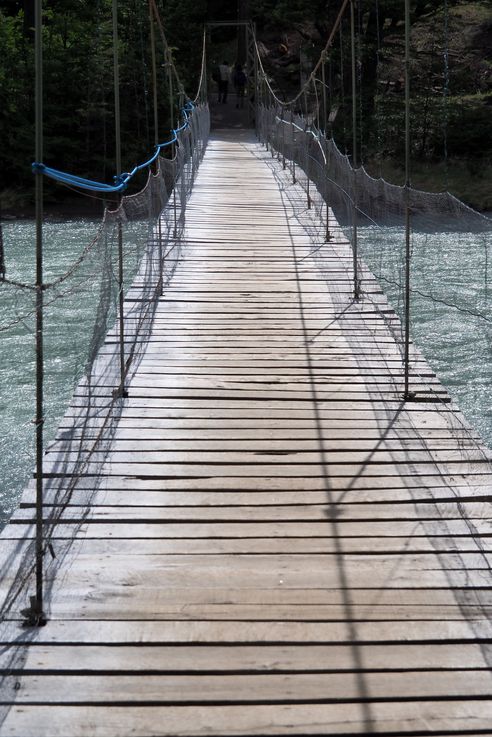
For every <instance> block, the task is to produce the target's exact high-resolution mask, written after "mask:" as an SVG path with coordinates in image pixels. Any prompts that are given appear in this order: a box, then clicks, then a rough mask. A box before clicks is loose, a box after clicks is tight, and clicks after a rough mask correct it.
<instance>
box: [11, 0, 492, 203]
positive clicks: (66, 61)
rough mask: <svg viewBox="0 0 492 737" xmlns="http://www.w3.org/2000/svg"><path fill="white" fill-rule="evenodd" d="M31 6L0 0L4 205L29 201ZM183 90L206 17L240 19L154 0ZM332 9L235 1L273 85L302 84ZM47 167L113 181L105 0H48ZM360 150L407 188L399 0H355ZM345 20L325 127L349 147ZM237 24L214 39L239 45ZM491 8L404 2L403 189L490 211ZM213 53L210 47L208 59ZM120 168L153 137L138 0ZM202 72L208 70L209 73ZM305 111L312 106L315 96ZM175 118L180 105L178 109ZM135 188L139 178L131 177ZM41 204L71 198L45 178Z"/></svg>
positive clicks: (227, 5) (289, 89)
mask: <svg viewBox="0 0 492 737" xmlns="http://www.w3.org/2000/svg"><path fill="white" fill-rule="evenodd" d="M32 5H33V3H32V2H30V1H29V0H4V2H3V3H2V9H1V10H0V48H1V49H2V54H1V55H0V89H1V90H2V105H0V140H1V141H2V147H1V167H0V200H1V204H2V206H3V210H4V211H7V212H8V211H11V212H28V211H29V208H30V207H31V202H32V175H31V173H30V166H31V162H32V160H33V148H34V143H33V142H34V130H33V105H34V92H33V89H34V49H33V45H34V36H33V23H34V19H33V17H32ZM158 6H159V10H160V13H161V16H162V19H163V22H164V25H165V28H166V33H167V35H168V39H169V41H170V43H171V45H172V47H173V54H174V57H175V59H176V62H177V63H178V65H179V66H180V68H181V69H182V74H183V80H184V82H185V86H186V88H187V90H188V91H189V94H191V95H192V94H194V93H195V91H196V83H197V78H198V69H199V65H200V58H201V36H202V28H203V23H204V22H206V21H208V20H228V21H231V22H234V21H235V20H236V19H237V13H238V4H236V3H231V2H229V1H227V2H226V1H225V0H179V2H178V0H158ZM339 7H340V2H339V1H337V2H328V3H326V2H325V1H323V2H322V1H321V0H309V1H308V0H249V2H247V1H246V0H241V2H240V3H239V8H240V11H241V12H242V13H243V16H244V15H246V16H247V17H250V18H251V19H252V20H253V21H254V22H255V23H256V26H257V30H258V37H259V40H260V49H261V53H262V57H263V62H264V64H265V68H266V70H267V72H268V74H269V76H270V78H271V80H272V84H273V85H274V86H275V87H276V89H277V90H278V91H279V93H281V94H282V95H286V96H289V95H290V94H291V93H293V92H295V91H296V90H298V89H299V84H300V82H301V81H302V80H303V79H305V77H306V75H307V74H308V73H309V69H310V68H312V64H313V63H314V62H315V61H316V60H317V58H318V56H319V53H320V51H321V49H322V48H323V46H324V43H325V40H326V38H327V35H328V33H329V31H330V28H331V27H332V24H333V22H334V19H335V17H336V15H337V12H338V10H339ZM44 8H45V9H44V15H45V27H44V65H45V69H44V106H45V130H44V133H45V154H44V161H45V163H47V164H49V165H51V166H54V167H56V168H60V169H63V170H66V171H71V172H75V173H77V174H79V175H81V176H85V177H88V178H92V179H97V180H101V181H111V177H112V176H113V175H114V174H115V173H116V172H115V162H114V149H115V141H114V123H113V121H114V99H113V66H112V64H113V61H112V59H113V50H112V25H111V0H84V2H81V0H45V2H44ZM356 31H357V58H358V63H357V86H358V91H359V102H358V111H357V116H358V128H359V130H358V146H359V150H360V158H361V161H362V163H363V164H364V166H365V167H366V168H367V170H368V171H369V172H370V173H371V174H372V175H373V176H379V175H383V176H385V178H387V179H388V180H389V181H394V182H395V183H397V184H401V183H402V160H403V136H402V130H403V120H404V118H403V116H404V109H403V92H404V84H403V82H404V67H403V58H404V55H403V40H404V25H403V2H394V0H378V1H377V2H376V0H360V2H359V3H358V5H357V13H356ZM348 32H349V23H348V19H347V20H346V21H345V22H344V25H343V28H342V34H341V35H340V34H337V37H336V39H335V42H334V44H333V48H332V51H331V53H330V55H329V58H328V60H327V66H326V70H327V84H328V105H329V108H330V110H331V113H332V123H331V124H330V127H332V132H333V135H334V137H335V140H336V141H337V143H338V145H339V147H340V148H341V150H342V151H344V152H347V153H348V154H350V153H351V147H352V130H351V125H352V123H351V115H352V112H351V101H350V86H351V85H350V82H351V70H350V38H349V33H348ZM234 36H235V29H234V28H229V29H226V28H224V29H222V30H221V31H220V33H215V32H214V34H213V40H212V42H214V39H216V40H217V39H218V42H219V44H220V43H221V44H230V47H231V48H232V47H233V46H234ZM156 37H157V54H158V59H159V64H158V84H159V90H160V94H159V137H160V139H161V140H162V139H163V138H164V139H165V137H166V134H167V132H168V129H169V127H170V124H171V120H170V115H169V110H168V87H167V84H168V82H167V68H166V65H165V59H164V53H163V47H162V43H161V40H160V38H159V34H158V33H157V35H156ZM491 48H492V11H491V9H490V4H489V3H488V2H487V1H486V0H483V1H478V2H462V1H459V2H457V1H456V0H428V1H427V0H414V1H413V3H412V64H411V74H412V128H413V130H412V183H413V185H414V186H417V187H419V188H423V189H427V190H429V191H439V190H443V189H446V188H448V189H449V190H450V191H451V192H452V193H453V194H455V195H457V196H458V197H460V198H461V199H464V201H465V202H467V204H469V205H471V206H473V207H475V208H477V209H481V210H485V209H489V210H490V209H492V185H491V181H492V180H491V177H490V174H491V169H492V164H491V152H492V135H491V130H490V129H491V123H490V120H491V111H492V61H491V59H490V49H491ZM212 56H213V49H212V51H211V55H210V58H212ZM119 58H120V90H121V116H122V139H123V167H124V169H125V170H127V169H129V168H131V167H132V166H133V165H134V164H135V163H137V162H140V161H142V160H144V159H145V157H146V155H147V153H148V152H149V151H152V149H153V144H154V129H153V108H152V105H153V102H152V76H151V69H152V66H151V52H150V44H149V15H148V3H147V1H146V0H119ZM210 71H211V70H209V72H210ZM310 104H311V106H312V107H314V105H315V104H316V101H313V100H311V102H310ZM174 114H176V111H175V113H174ZM137 184H138V183H137ZM46 190H47V192H46V195H47V200H48V202H58V201H59V200H60V198H61V197H62V196H66V195H69V196H70V197H73V193H71V192H67V191H66V190H62V189H61V188H60V187H58V186H54V185H51V184H50V183H47V187H46Z"/></svg>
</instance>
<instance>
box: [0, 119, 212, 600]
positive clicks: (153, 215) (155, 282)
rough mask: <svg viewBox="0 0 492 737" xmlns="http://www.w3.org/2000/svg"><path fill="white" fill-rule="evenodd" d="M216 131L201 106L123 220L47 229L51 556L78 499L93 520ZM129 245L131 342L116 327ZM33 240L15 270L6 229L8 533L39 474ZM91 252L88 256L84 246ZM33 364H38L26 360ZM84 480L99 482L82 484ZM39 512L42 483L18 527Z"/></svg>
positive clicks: (128, 203)
mask: <svg viewBox="0 0 492 737" xmlns="http://www.w3.org/2000/svg"><path fill="white" fill-rule="evenodd" d="M208 130H209V113H208V108H207V106H204V105H198V106H197V107H195V108H194V111H193V114H192V115H191V116H190V119H189V125H188V126H187V127H186V128H185V129H184V130H182V131H181V132H180V133H179V137H178V139H179V140H178V144H177V145H176V147H175V151H174V156H173V158H172V159H165V158H159V160H158V162H157V164H158V165H157V169H156V171H155V172H154V173H150V174H149V177H148V180H147V183H146V186H145V187H144V188H143V189H142V190H141V191H140V192H138V193H137V194H135V195H130V196H126V197H123V198H122V199H121V202H120V204H119V207H118V208H117V209H113V210H110V209H106V210H105V212H104V217H103V219H102V222H100V223H99V224H98V223H95V222H90V221H80V222H74V223H70V224H67V223H65V224H61V225H60V224H56V223H48V224H46V226H45V229H44V251H45V271H44V289H43V294H44V310H43V312H44V315H43V322H44V330H43V332H44V358H45V374H44V395H45V420H44V425H45V437H46V440H48V441H49V445H48V447H47V451H48V454H47V455H46V456H45V458H46V461H45V465H44V469H43V471H44V474H43V475H44V479H45V483H44V500H45V536H44V539H45V542H46V544H47V545H49V544H50V539H51V536H52V533H53V531H54V530H55V528H56V526H57V525H58V536H60V535H61V537H64V534H62V533H60V531H59V530H60V527H59V522H60V520H61V518H62V516H63V513H64V509H65V507H66V505H67V503H68V502H69V501H70V500H72V501H73V497H74V495H77V496H76V504H77V505H78V507H77V508H78V515H79V516H78V519H77V522H78V523H79V522H82V521H83V519H84V516H85V514H86V512H87V511H88V503H89V501H90V497H91V495H92V494H93V493H94V491H95V490H96V489H97V487H98V484H99V483H100V481H101V468H102V465H103V464H104V460H105V457H106V454H107V451H108V449H109V447H110V444H111V441H112V437H113V434H114V430H115V427H116V423H117V421H118V417H119V415H120V411H121V408H122V405H123V402H124V398H123V397H122V393H121V378H122V377H121V366H122V361H123V365H124V380H125V385H126V384H127V383H128V382H129V381H130V380H131V377H132V375H133V373H134V371H135V370H136V368H137V367H138V364H139V359H140V357H141V356H142V354H143V351H144V349H145V345H146V342H147V336H148V334H149V331H150V329H151V326H152V320H153V316H154V312H155V309H156V305H157V302H158V300H159V297H160V296H161V294H162V291H163V289H164V288H165V286H166V285H167V284H168V282H169V280H170V279H171V277H172V275H173V273H174V270H175V268H176V265H177V263H178V261H179V258H180V255H181V246H182V232H183V228H184V224H185V216H186V202H187V198H188V195H189V193H190V191H191V188H192V185H193V180H194V177H195V173H196V171H197V168H198V166H199V163H200V160H201V158H202V156H203V153H204V150H205V146H206V142H207V138H208ZM89 233H92V234H91V235H88V234H89ZM120 234H121V240H122V251H123V291H124V293H125V297H124V313H123V317H124V319H123V326H124V327H123V331H124V332H123V336H120V320H119V319H118V318H119V315H118V305H119V294H120V273H119V266H120V264H119V239H120ZM32 236H33V229H32V226H30V227H27V226H26V229H25V237H24V240H23V242H22V243H21V244H20V247H18V248H17V251H16V257H17V258H16V260H15V262H12V261H11V260H10V258H9V244H8V229H7V231H6V233H5V238H4V240H5V244H4V246H5V261H6V278H5V279H4V280H3V281H1V283H0V301H1V306H2V318H1V323H0V333H1V339H2V354H1V362H2V364H1V366H0V377H1V378H2V386H1V394H2V398H1V403H2V410H3V411H2V433H1V444H2V446H1V455H2V463H3V464H4V468H2V471H5V474H6V476H4V478H6V486H5V487H4V492H3V494H4V496H3V499H2V521H3V522H5V521H6V520H7V519H8V518H9V516H10V514H11V512H12V511H13V509H14V508H15V507H16V506H17V503H18V501H17V500H18V496H19V492H20V490H21V488H22V484H23V482H24V481H25V473H26V469H32V468H33V465H34V450H35V448H34V439H33V435H34V431H33V423H32V418H33V417H34V414H35V409H34V388H33V387H34V383H35V381H34V378H35V376H34V374H35V354H34V332H35V316H36V304H35V301H36V290H35V287H34V286H33V284H30V283H28V282H23V281H22V280H21V276H22V275H23V276H24V277H25V274H26V273H32V272H33V266H32V261H33V253H34V252H33V246H32ZM84 241H85V244H86V245H81V244H83V243H84ZM29 264H30V269H29ZM121 337H123V340H122V341H121V340H120V338H121ZM29 353H30V355H31V357H32V358H31V360H28V361H26V354H27V355H29ZM19 374H21V375H20V376H19ZM12 376H15V377H16V379H15V382H16V383H15V385H13V384H11V383H9V379H8V378H6V377H12ZM60 387H61V389H60ZM71 397H72V400H71V401H70V398H71ZM68 403H69V404H68ZM67 404H68V409H67ZM19 405H21V406H20V407H19ZM20 418H21V419H20ZM57 427H58V432H56V429H57ZM83 478H85V479H87V478H88V479H89V481H90V483H88V484H87V483H83V484H81V480H82V479H83ZM34 506H35V499H34V485H33V484H32V485H31V486H29V487H28V488H27V489H26V491H25V493H24V497H23V502H22V509H21V510H19V512H18V513H17V515H16V518H17V517H18V518H19V521H22V515H24V516H25V519H26V521H27V520H32V517H33V509H34ZM76 527H77V526H76V525H72V526H71V528H70V531H68V532H67V533H66V535H65V536H66V537H67V538H69V537H72V536H73V535H74V534H75V531H76ZM58 552H59V551H58ZM25 561H26V566H27V569H29V570H30V569H31V568H32V567H33V565H34V556H33V554H32V551H31V550H28V551H26V555H25ZM23 583H24V577H23V576H18V577H17V579H16V583H15V590H14V589H13V590H12V592H11V595H10V596H9V597H7V600H6V602H5V604H4V612H5V610H6V608H7V609H8V608H9V607H10V606H11V604H12V601H13V600H14V599H15V598H16V596H17V593H18V591H19V590H20V589H21V588H22V586H23Z"/></svg>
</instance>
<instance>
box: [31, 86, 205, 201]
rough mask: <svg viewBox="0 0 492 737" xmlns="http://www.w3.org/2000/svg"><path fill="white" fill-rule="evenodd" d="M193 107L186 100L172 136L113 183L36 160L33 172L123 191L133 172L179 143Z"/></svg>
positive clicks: (79, 184) (100, 189)
mask: <svg viewBox="0 0 492 737" xmlns="http://www.w3.org/2000/svg"><path fill="white" fill-rule="evenodd" d="M194 109H195V104H194V103H193V102H191V100H190V101H188V102H187V103H186V105H185V106H184V108H182V110H181V113H182V115H183V117H184V119H185V120H184V123H183V124H182V125H181V126H179V127H178V128H173V129H172V131H171V133H172V138H171V139H170V140H169V141H165V142H164V143H158V144H157V146H156V147H155V152H154V154H153V155H152V156H151V158H150V159H148V160H147V161H145V162H144V163H143V164H137V165H136V166H135V167H134V168H133V169H132V170H131V171H130V172H123V173H121V174H116V175H115V177H114V181H115V184H106V183H105V182H97V181H95V180H92V179H85V178H84V177H79V176H78V175H77V174H70V173H69V172H64V171H60V170H59V169H54V168H53V167H50V166H46V165H45V164H42V163H40V162H37V161H35V162H33V164H32V171H33V173H36V172H39V173H41V174H44V175H45V176H47V177H49V178H50V179H54V180H55V181H57V182H61V183H62V184H70V185H72V186H74V187H79V188H80V189H85V190H88V191H91V192H123V191H124V190H125V189H126V188H127V187H128V183H129V182H130V180H131V179H132V178H133V177H134V176H135V174H136V173H137V172H139V171H141V170H142V169H147V168H148V167H149V166H151V165H152V164H153V163H154V161H155V160H156V159H157V157H158V156H159V154H160V153H161V151H162V150H163V149H165V148H168V147H169V146H171V145H172V144H173V143H179V141H178V134H179V133H182V131H184V130H185V129H186V128H187V127H188V126H189V124H190V116H189V113H191V112H192V111H193V110H194Z"/></svg>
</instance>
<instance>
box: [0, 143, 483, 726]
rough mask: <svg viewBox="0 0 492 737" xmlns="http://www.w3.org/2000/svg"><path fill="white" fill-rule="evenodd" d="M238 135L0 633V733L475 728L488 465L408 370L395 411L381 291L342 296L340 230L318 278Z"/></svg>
mask: <svg viewBox="0 0 492 737" xmlns="http://www.w3.org/2000/svg"><path fill="white" fill-rule="evenodd" d="M241 135H242V136H243V138H242V139H241ZM238 137H239V140H237V141H234V140H232V139H231V138H230V137H229V136H227V135H225V134H224V135H222V136H220V135H218V136H217V137H216V138H215V139H214V140H212V141H211V142H210V144H209V148H208V151H207V154H206V157H205V160H204V162H203V164H202V167H201V169H200V172H199V174H198V179H197V183H196V187H195V190H194V193H193V194H192V197H191V201H190V204H189V207H188V212H187V229H186V241H187V242H186V246H185V249H184V253H185V256H184V259H183V261H182V263H181V264H180V266H179V268H178V270H177V272H176V274H175V277H174V279H173V281H172V283H171V285H170V287H169V288H168V289H167V290H166V292H165V294H164V296H163V298H162V300H161V301H160V304H159V307H158V311H157V315H156V318H155V324H154V328H153V333H152V337H151V339H150V341H149V344H148V346H147V349H146V353H145V356H144V358H143V360H142V362H141V365H140V368H139V371H138V373H137V375H136V376H135V378H134V380H133V382H132V384H131V386H130V389H129V398H128V400H126V402H125V408H124V410H123V413H122V417H121V420H120V423H119V427H118V431H117V435H116V439H115V442H114V445H113V449H112V452H111V454H110V456H109V458H108V459H107V461H106V463H105V464H104V466H103V475H104V483H103V484H102V485H101V486H100V488H98V489H97V490H94V488H95V487H94V480H93V479H91V478H90V477H87V478H86V479H84V480H83V482H82V483H81V484H79V485H78V487H77V489H76V491H75V493H74V494H73V497H72V499H71V503H70V506H69V507H68V508H67V509H66V511H65V512H64V513H63V516H62V518H61V520H60V523H59V525H58V527H57V529H56V531H55V534H54V538H53V542H54V548H55V550H56V549H57V543H60V545H62V543H63V541H64V540H65V539H68V538H70V536H71V535H72V532H73V530H74V528H75V529H76V531H75V533H74V540H73V541H72V543H71V545H70V546H69V548H68V550H67V552H65V554H64V559H63V562H62V564H61V565H59V566H58V573H57V575H56V577H54V578H53V580H52V581H50V586H49V607H48V610H49V622H48V624H47V626H46V627H44V628H42V629H41V630H39V631H36V632H33V631H30V630H23V629H22V628H21V626H20V621H19V620H18V619H16V616H15V613H14V615H11V618H10V620H9V621H5V622H3V623H2V625H1V626H0V633H1V635H0V636H1V638H2V652H1V655H0V660H1V666H2V673H3V679H2V691H1V702H2V707H1V710H0V719H1V720H2V721H1V726H0V734H1V735H11V736H12V737H16V736H20V735H22V737H68V736H69V735H70V736H72V737H93V736H96V735H97V736H100V737H123V736H124V735H130V734H131V735H140V736H142V737H152V736H156V737H157V736H163V735H169V736H171V735H187V736H188V737H192V736H195V737H201V736H202V735H203V736H204V735H222V736H226V735H227V736H230V735H323V736H326V735H338V734H373V733H378V734H379V733H382V734H386V735H401V734H411V735H423V734H430V733H433V734H434V733H435V734H439V735H441V736H443V735H457V734H492V697H491V695H492V675H491V668H490V666H491V662H492V644H491V643H492V627H491V624H490V616H491V614H492V589H491V571H490V556H491V551H492V543H491V521H490V500H491V491H492V484H491V481H492V476H491V467H490V452H489V451H488V450H486V449H485V448H484V447H483V446H482V445H481V443H480V441H479V440H478V439H477V438H476V437H475V436H474V435H473V433H470V432H469V430H468V429H467V428H466V425H465V423H464V420H463V418H462V417H461V416H460V415H459V413H457V412H456V408H455V407H454V406H453V405H452V404H451V403H449V401H447V400H448V397H447V395H446V392H445V390H444V389H443V388H442V387H441V386H440V384H439V382H438V381H437V379H436V377H435V375H434V373H433V372H432V371H431V370H430V368H429V366H428V365H427V364H426V362H425V361H424V359H423V358H422V356H420V354H419V353H418V352H417V351H414V354H413V366H414V376H415V386H416V388H418V391H419V394H420V395H421V396H425V397H427V398H432V401H425V402H412V403H407V404H404V403H403V402H402V399H401V394H402V386H403V385H402V371H401V359H400V348H399V346H398V345H397V344H396V343H395V341H394V339H393V337H392V333H391V331H390V329H389V328H390V326H391V325H392V324H393V325H394V324H395V323H397V320H396V317H395V315H394V313H393V312H392V310H391V308H390V307H389V305H388V304H387V302H386V299H385V297H384V296H383V294H382V293H381V291H380V289H379V287H378V285H377V284H376V282H374V281H373V280H372V277H371V276H370V274H369V273H368V272H365V275H364V276H365V282H364V292H365V297H364V299H363V300H361V301H360V302H359V303H354V302H352V300H351V282H350V267H351V258H352V256H351V253H350V249H349V247H348V244H347V243H346V241H345V239H344V237H343V234H342V233H341V231H340V229H339V228H337V227H336V225H335V223H334V224H333V232H334V234H335V240H334V241H333V242H332V243H331V244H330V245H327V246H325V247H324V248H323V260H322V262H321V261H320V254H319V251H318V248H317V246H316V244H315V243H314V242H313V241H312V239H311V238H310V236H308V234H307V232H306V230H305V229H304V227H303V225H302V224H301V223H300V222H299V220H298V219H297V218H296V217H294V214H293V210H292V206H291V201H292V200H293V192H294V189H293V188H291V185H290V184H289V181H288V177H287V175H286V174H284V173H282V172H281V171H280V170H279V167H277V166H276V165H275V163H274V162H272V161H271V159H270V155H269V154H267V153H266V152H265V151H264V149H262V148H261V147H260V146H259V145H258V144H255V143H253V142H250V141H249V139H248V138H247V137H246V136H245V135H244V134H239V136H238ZM303 217H310V215H309V213H308V214H306V213H305V214H304V215H303ZM103 400H104V397H102V399H101V401H103ZM50 460H51V456H50V455H49V454H48V456H47V468H48V470H49V464H50ZM102 460H103V459H102ZM30 494H31V492H29V491H28V492H27V494H26V496H25V499H24V504H23V505H22V506H21V508H20V509H19V510H18V512H17V514H16V515H15V516H14V518H13V520H12V524H11V525H10V526H9V527H8V528H7V529H6V530H5V531H4V533H3V535H2V536H1V538H0V552H1V554H2V556H3V560H5V559H6V558H7V557H10V559H11V571H12V574H11V578H10V580H9V575H8V574H7V575H6V577H5V580H4V587H7V588H8V586H9V583H12V577H14V576H15V571H16V568H15V560H16V557H17V556H18V555H20V554H21V552H22V551H23V550H24V549H25V547H26V545H27V544H28V543H29V540H30V539H31V538H32V534H33V529H32V516H33V510H32V507H31V506H30V504H31V503H32V496H30ZM89 497H90V498H91V504H92V508H91V511H90V514H89V516H88V517H87V518H86V519H83V517H82V515H83V510H84V508H85V505H86V502H87V499H88V498H89ZM47 502H48V504H49V503H50V499H49V492H48V499H47ZM17 616H19V617H20V615H19V613H18V612H17Z"/></svg>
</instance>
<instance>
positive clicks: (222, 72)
mask: <svg viewBox="0 0 492 737" xmlns="http://www.w3.org/2000/svg"><path fill="white" fill-rule="evenodd" d="M230 76H231V70H230V67H229V64H228V63H227V62H226V61H223V62H222V64H219V102H227V92H228V90H229V78H230Z"/></svg>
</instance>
